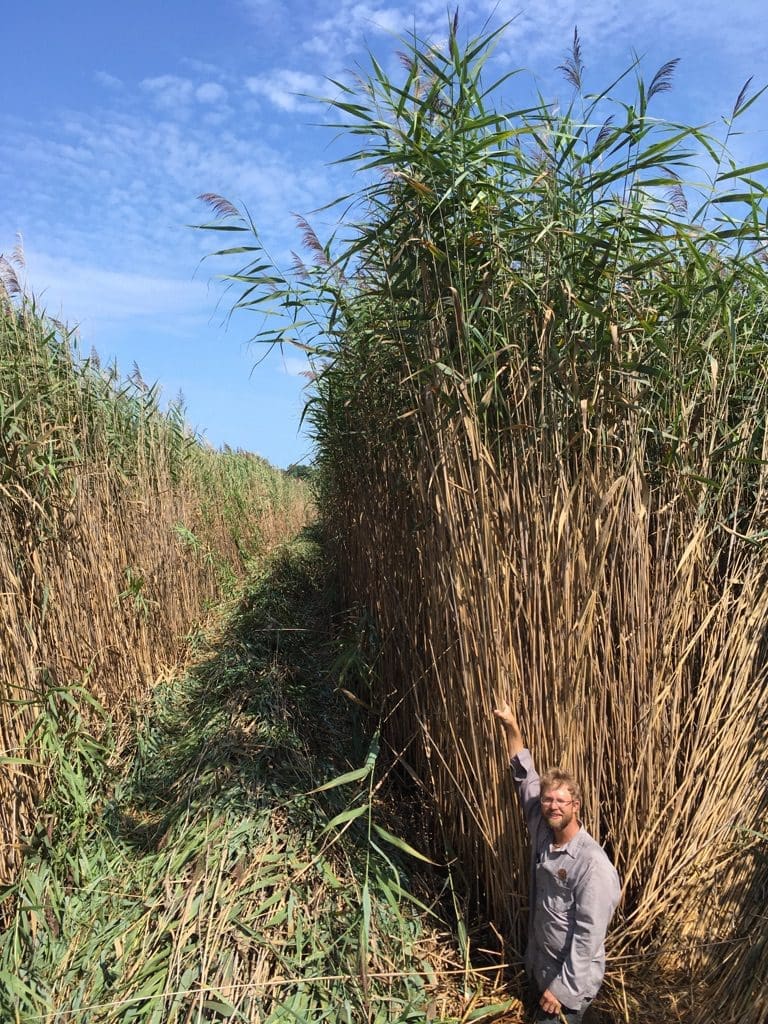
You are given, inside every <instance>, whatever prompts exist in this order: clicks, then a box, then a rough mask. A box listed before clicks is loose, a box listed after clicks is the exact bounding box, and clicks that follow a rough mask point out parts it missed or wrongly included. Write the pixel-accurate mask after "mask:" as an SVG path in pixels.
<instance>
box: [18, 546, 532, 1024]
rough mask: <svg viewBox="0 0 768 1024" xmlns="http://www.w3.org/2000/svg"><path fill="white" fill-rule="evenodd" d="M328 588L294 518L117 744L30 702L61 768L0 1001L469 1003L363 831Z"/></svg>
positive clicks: (360, 1015) (365, 760) (31, 1011)
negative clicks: (45, 723)
mask: <svg viewBox="0 0 768 1024" xmlns="http://www.w3.org/2000/svg"><path fill="white" fill-rule="evenodd" d="M334 603H335V602H334V601H333V597H332V588H331V586H330V580H329V578H328V576H327V573H326V569H325V565H324V561H323V559H322V557H321V556H320V553H319V549H318V547H317V545H316V544H315V543H313V542H312V540H311V539H310V538H309V537H308V536H306V535H305V536H304V537H303V538H301V539H300V540H299V541H297V542H295V543H293V544H291V545H290V547H288V548H287V549H285V550H281V551H280V552H279V553H278V554H276V555H273V556H272V557H270V559H269V560H267V561H266V562H264V563H262V564H261V566H260V568H259V570H258V572H253V573H252V575H250V576H249V579H248V583H247V587H246V588H244V594H243V596H240V595H238V597H237V599H236V600H234V599H233V600H230V602H229V603H228V605H227V606H226V607H225V609H224V612H225V613H226V614H222V615H221V617H220V618H219V617H217V627H216V628H210V629H208V630H205V631H200V633H199V634H198V637H197V639H196V642H195V649H194V660H193V662H192V664H191V665H190V670H189V672H188V673H187V674H186V675H185V676H184V677H180V678H178V679H175V680H172V681H166V682H165V683H161V684H160V685H158V686H157V687H156V688H155V690H154V692H153V694H152V697H151V699H150V700H148V701H147V702H146V703H145V713H144V714H143V715H142V716H141V719H140V720H139V721H138V723H137V725H138V732H137V735H136V736H135V738H134V737H133V736H131V738H130V743H129V744H128V745H125V744H124V742H123V743H119V742H116V741H117V740H118V739H119V737H118V736H116V734H115V733H114V732H112V733H109V731H107V733H106V735H102V740H101V741H100V742H97V741H96V740H95V739H94V737H93V736H92V735H90V733H89V730H88V728H87V726H86V725H85V723H84V722H83V720H82V718H81V716H80V715H79V713H78V709H77V702H76V701H73V702H72V703H71V704H70V705H69V707H68V708H67V709H66V710H63V711H61V712H60V713H58V714H57V715H54V714H49V716H48V717H49V720H50V724H51V726H52V727H51V728H50V729H49V731H48V737H49V743H50V748H51V752H52V753H53V754H55V756H56V757H57V758H59V760H60V761H61V765H62V770H61V771H60V772H59V773H58V775H57V779H56V784H55V785H54V786H52V787H51V790H50V791H49V794H48V798H47V800H46V805H45V815H46V818H45V819H43V820H41V821H40V823H39V827H38V828H37V830H36V833H35V836H34V850H33V851H32V852H31V853H30V855H29V856H28V857H27V858H26V859H25V863H24V866H23V868H22V871H21V875H20V877H19V880H18V882H17V883H16V885H15V886H14V888H13V890H12V895H13V896H14V898H15V899H14V902H15V909H16V912H15V916H14V919H13V921H12V925H11V927H10V928H9V929H7V931H6V932H5V935H4V936H1V937H0V1017H2V1020H3V1021H7V1022H9V1024H10V1022H11V1021H14V1022H16V1021H18V1022H21V1021H24V1022H31V1021H77V1022H86V1021H87V1022H89V1024H90V1022H92V1024H97V1022H101V1024H105V1022H113V1024H115V1022H126V1024H127V1022H129V1021H130V1022H141V1024H182V1022H192V1021H222V1020H229V1021H239V1022H243V1024H259V1022H262V1024H267V1022H271V1024H276V1022H278V1021H280V1022H283V1021H288V1020H292V1021H312V1022H319V1021H329V1022H332V1024H336V1022H337V1021H346V1022H350V1024H351V1022H355V1024H357V1022H362V1021H370V1022H371V1024H398V1022H400V1024H406V1022H408V1021H412V1022H413V1021H423V1020H425V1019H427V1017H428V1016H429V1019H432V1020H435V1021H437V1020H445V1019H446V1016H447V1014H446V1011H448V1010H450V1009H451V1008H452V1007H454V1006H456V1007H457V1008H459V1010H460V1011H461V1008H463V1007H466V1008H467V1016H466V1017H463V1019H465V1020H478V1021H479V1020H480V1017H481V1014H480V1012H479V1010H477V1009H475V1012H474V1014H473V1015H471V1014H472V1007H471V1005H470V1006H467V1002H466V1001H465V1000H463V999H462V998H461V995H460V993H459V990H458V986H457V985H453V984H451V980H452V976H451V974H450V972H451V971H453V972H454V975H457V976H459V977H460V978H462V980H463V977H462V975H463V971H462V964H461V962H460V960H458V962H457V957H456V955H455V954H453V955H452V954H451V951H450V949H449V948H448V947H447V946H446V945H445V943H444V932H445V928H444V926H443V925H441V924H440V922H439V921H438V919H437V918H436V916H435V914H434V911H433V909H432V908H431V907H428V906H425V905H424V903H422V902H420V900H419V899H418V898H417V897H416V896H415V895H414V888H413V886H412V884H411V881H410V880H409V875H408V868H410V869H412V868H413V865H414V864H418V862H417V861H414V860H412V859H410V858H404V857H403V856H402V849H398V847H397V846H393V844H392V841H390V840H387V839H382V834H381V832H380V831H378V832H377V828H378V829H379V830H380V829H381V825H380V824H379V822H381V820H382V817H381V813H380V809H379V807H378V806H375V805H378V804H380V802H381V801H380V798H379V797H378V796H374V793H375V790H376V789H377V788H378V787H379V786H380V785H381V782H382V779H381V777H380V772H377V775H376V780H375V783H374V768H375V766H376V738H375V737H374V739H373V742H371V743H370V745H369V744H368V741H367V739H366V736H365V733H364V732H363V730H362V729H361V728H360V724H359V723H358V722H357V716H356V714H355V710H354V709H355V706H354V705H352V704H351V703H350V702H348V701H347V700H346V699H345V698H344V697H342V696H341V695H340V694H339V693H338V691H335V690H334V675H335V670H334V663H335V662H336V661H337V660H338V659H339V657H340V656H341V658H342V660H343V661H344V663H345V664H346V665H347V668H349V666H350V664H351V661H352V660H353V658H354V650H353V649H350V648H349V647H348V645H347V643H346V641H344V640H343V638H342V636H341V635H340V634H339V631H338V629H334V628H333V625H334V624H333V621H332V618H331V610H332V608H333V606H334ZM358 660H359V659H358ZM352 674H354V673H352ZM348 675H349V672H348ZM64 737H66V740H65V739H64ZM125 738H126V733H125V732H124V733H123V734H122V740H123V741H124V740H125ZM361 766H362V767H361ZM350 767H352V768H353V769H354V770H353V771H352V772H351V773H349V774H346V775H345V776H343V777H341V778H340V777H339V772H340V771H344V770H345V769H349V768H350ZM344 778H346V782H345V781H344ZM395 842H396V841H395ZM406 860H408V861H409V865H407V866H406V865H405V864H404V862H405V861H406ZM425 891H426V890H424V889H423V887H422V889H421V890H420V892H422V894H423V892H425ZM430 902H431V900H430ZM442 968H444V969H445V970H446V972H448V976H447V978H443V977H440V971H441V969H442ZM450 1019H451V1020H453V1021H457V1019H458V1016H454V1015H453V1014H451V1015H450ZM507 1019H508V1020H510V1022H511V1021H512V1020H515V1019H519V1017H518V1016H517V1015H515V1017H512V1016H511V1015H510V1016H509V1017H508V1018H507Z"/></svg>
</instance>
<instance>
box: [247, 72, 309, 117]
mask: <svg viewBox="0 0 768 1024" xmlns="http://www.w3.org/2000/svg"><path fill="white" fill-rule="evenodd" d="M245 85H246V88H247V89H248V91H249V92H251V93H253V94H254V95H255V96H264V97H265V98H266V99H268V100H269V101H270V103H273V104H274V105H275V106H276V107H277V108H278V109H279V110H286V111H296V110H316V109H317V104H316V102H314V101H313V100H308V99H306V96H322V95H323V94H324V93H326V92H327V91H328V84H327V83H326V82H325V80H324V79H322V78H320V77H319V76H318V75H311V74H307V72H305V71H291V70H289V69H287V68H280V69H278V70H275V71H273V72H272V73H271V74H269V75H252V76H251V77H250V78H246V80H245ZM302 94H304V95H302Z"/></svg>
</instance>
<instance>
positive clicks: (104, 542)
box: [0, 289, 310, 883]
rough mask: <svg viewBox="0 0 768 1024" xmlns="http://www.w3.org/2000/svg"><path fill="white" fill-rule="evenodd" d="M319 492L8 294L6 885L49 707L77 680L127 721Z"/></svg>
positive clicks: (3, 628) (35, 786) (0, 866)
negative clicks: (195, 427) (226, 442)
mask: <svg viewBox="0 0 768 1024" xmlns="http://www.w3.org/2000/svg"><path fill="white" fill-rule="evenodd" d="M309 504H310V501H309V497H308V492H307V490H306V488H305V487H303V486H302V485H301V484H299V483H298V482H297V481H294V480H291V479H289V478H288V477H287V476H285V474H282V473H280V472H279V471H277V470H275V469H273V468H272V467H271V466H269V465H268V464H267V463H266V462H265V461H264V460H262V459H260V458H258V457H256V456H252V455H249V454H246V453H241V452H225V453H221V452H216V451H213V450H211V449H208V448H206V447H204V446H203V445H202V444H201V443H200V442H199V440H198V439H196V438H195V437H194V436H193V435H192V434H191V433H190V431H189V430H188V428H187V427H186V425H185V423H184V417H183V410H182V409H181V408H180V407H179V406H177V405H172V406H171V407H170V409H169V410H168V412H165V413H163V412H161V411H160V408H159V402H158V394H157V389H156V388H148V387H147V386H146V385H145V384H144V383H143V381H142V380H141V378H140V376H139V375H138V371H135V372H134V375H133V377H132V379H131V380H128V381H120V380H119V379H118V376H117V371H116V370H115V369H114V368H109V369H106V370H105V369H102V368H101V367H99V365H98V363H97V362H96V361H94V360H86V361H82V360H79V359H78V358H77V357H76V356H75V354H74V353H73V348H72V344H71V338H70V336H69V334H68V332H67V331H66V330H65V329H64V328H63V327H61V326H60V325H58V324H56V323H54V322H52V321H51V320H50V319H48V318H46V317H45V316H44V315H42V314H41V313H40V312H39V311H38V310H37V309H36V308H35V306H34V304H33V303H32V302H31V301H28V300H21V299H19V298H18V297H15V298H12V297H11V295H10V294H9V291H8V289H5V290H2V289H0V580H1V581H2V584H1V586H0V590H2V593H1V594H0V602H1V603H0V652H2V653H1V656H0V765H2V772H1V773H0V837H1V838H2V853H0V882H3V883H5V882H8V881H9V880H10V879H11V878H12V877H13V874H14V872H15V870H16V869H17V866H18V864H19V860H20V856H21V852H22V846H23V837H24V836H28V835H29V833H30V831H31V828H32V822H33V820H34V817H35V813H36V811H35V809H36V807H37V805H38V803H39V802H40V801H41V800H42V799H43V798H44V795H45V791H46V788H47V786H48V785H49V784H50V782H51V775H52V774H53V773H55V765H53V764H51V763H49V762H48V761H46V760H45V759H44V758H43V757H42V756H41V746H40V736H39V729H40V728H41V722H42V720H43V719H42V717H41V716H44V714H45V713H47V710H50V709H51V708H53V707H55V706H57V705H58V704H59V703H60V702H61V701H66V700H67V699H68V694H69V692H70V691H71V690H72V689H74V688H82V689H83V690H84V691H86V692H87V693H88V694H91V695H92V696H94V697H96V698H97V699H98V700H99V701H100V702H101V703H102V704H103V705H104V706H106V707H107V708H109V710H110V713H111V714H113V715H114V716H115V717H116V718H118V719H119V718H120V716H121V715H125V713H126V712H127V710H128V708H129V706H130V704H131V702H132V701H134V700H135V699H136V698H137V697H140V696H141V695H142V694H143V693H144V691H145V688H146V686H147V684H148V682H149V681H150V680H152V679H154V678H155V677H156V676H157V675H158V674H159V673H161V672H162V671H163V670H164V669H165V668H166V667H167V666H169V665H173V664H174V663H175V662H176V661H177V659H178V657H179V655H180V654H181V652H182V648H183V643H184V637H185V634H186V633H187V632H188V630H189V629H190V627H191V626H192V625H193V624H194V623H195V622H196V621H197V620H198V619H199V618H200V616H201V614H202V613H203V611H204V610H205V607H206V604H207V602H209V601H210V600H211V599H212V598H213V597H214V596H215V595H216V594H217V593H218V592H219V591H220V588H221V585H222V583H223V582H225V581H226V578H227V576H228V574H232V573H237V572H239V571H240V570H241V569H242V566H243V560H244V558H245V557H246V556H247V555H248V554H249V553H252V552H255V551H260V550H264V549H266V548H267V547H268V546H269V545H271V544H274V543H275V542H277V541H279V540H280V539H282V538H284V537H286V536H289V535H293V534H294V533H295V531H296V530H297V529H298V528H299V526H300V525H301V524H302V523H303V522H305V521H306V518H307V515H308V512H309Z"/></svg>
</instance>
